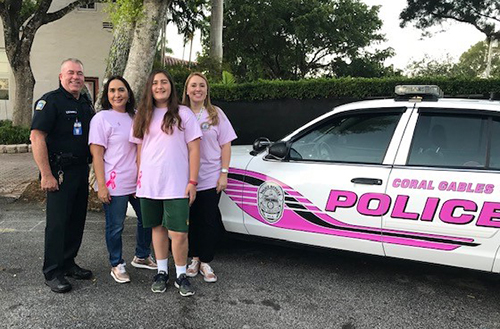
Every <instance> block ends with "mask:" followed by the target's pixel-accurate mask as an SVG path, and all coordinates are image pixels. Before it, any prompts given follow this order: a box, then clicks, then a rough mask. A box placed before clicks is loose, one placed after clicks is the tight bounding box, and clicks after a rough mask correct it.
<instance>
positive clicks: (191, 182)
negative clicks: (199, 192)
mask: <svg viewBox="0 0 500 329" xmlns="http://www.w3.org/2000/svg"><path fill="white" fill-rule="evenodd" d="M189 184H192V185H194V186H197V185H198V182H197V181H195V180H191V179H190V180H189Z"/></svg>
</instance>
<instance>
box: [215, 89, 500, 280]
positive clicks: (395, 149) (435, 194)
mask: <svg viewBox="0 0 500 329" xmlns="http://www.w3.org/2000/svg"><path fill="white" fill-rule="evenodd" d="M396 94H397V97H396V98H395V99H392V100H371V101H363V102H357V103H351V104H347V105H343V106H339V107H337V108H335V109H334V110H333V111H331V112H330V113H327V114H325V115H323V116H321V117H319V118H317V119H316V120H314V121H312V122H310V123H308V124H306V125H305V126H303V127H302V128H300V129H298V130H296V131H295V132H293V133H292V134H291V135H289V136H287V137H285V138H284V139H283V140H281V141H278V142H276V143H273V144H271V145H269V143H268V141H266V140H265V139H259V140H257V141H256V143H254V150H253V151H252V152H251V154H250V153H249V152H248V151H249V150H250V149H249V147H241V146H240V147H238V146H237V147H233V154H232V159H231V166H230V170H229V179H228V187H227V190H226V191H225V194H224V195H223V196H222V199H221V204H220V207H221V211H222V216H223V222H224V226H225V228H226V230H227V231H229V232H236V233H242V234H248V235H255V236H261V237H268V238H274V239H280V240H287V241H292V242H297V243H303V244H308V245H315V246H322V247H329V248H336V249H345V250H352V251H357V252H364V253H369V254H376V255H385V256H391V257H399V258H408V259H413V260H419V261H426V262H432V263H439V264H446V265H453V266H460V267H467V268H472V269H478V270H484V271H493V272H500V252H499V251H500V230H499V228H500V103H499V102H497V101H486V100H470V99H444V98H442V92H441V91H440V89H439V88H438V87H437V86H398V87H396ZM264 149H267V150H266V151H265V152H264Z"/></svg>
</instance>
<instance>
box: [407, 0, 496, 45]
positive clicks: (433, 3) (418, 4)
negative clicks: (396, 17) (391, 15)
mask: <svg viewBox="0 0 500 329" xmlns="http://www.w3.org/2000/svg"><path fill="white" fill-rule="evenodd" d="M407 3H408V4H407V6H406V8H404V9H403V11H402V12H401V14H400V19H401V26H402V27H404V26H406V25H407V24H408V23H410V22H413V23H415V26H416V27H417V28H421V29H426V28H428V27H431V26H433V25H437V24H440V23H442V22H443V21H445V20H454V21H457V22H462V23H467V24H470V25H472V26H474V27H475V28H476V29H478V30H479V31H481V32H482V33H484V34H485V35H486V37H487V38H488V39H496V40H500V2H499V1H498V0H447V1H439V0H407Z"/></svg>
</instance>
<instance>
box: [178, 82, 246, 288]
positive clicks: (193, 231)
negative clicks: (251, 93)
mask: <svg viewBox="0 0 500 329" xmlns="http://www.w3.org/2000/svg"><path fill="white" fill-rule="evenodd" d="M182 103H183V104H185V105H187V106H189V107H190V108H191V110H192V111H193V113H194V114H195V115H196V119H197V121H198V124H199V126H200V128H201V130H202V132H203V138H202V140H201V146H200V152H201V160H200V173H199V177H198V182H199V183H198V187H197V191H198V192H197V197H196V200H195V202H194V203H193V204H192V206H191V211H190V225H189V255H190V256H191V257H192V261H191V264H190V265H189V267H188V269H187V275H188V276H189V277H194V276H196V275H197V274H198V272H199V273H200V274H201V275H202V276H203V279H204V280H205V281H206V282H216V281H217V276H216V275H215V273H214V271H213V269H212V267H211V266H210V262H211V261H212V260H213V259H214V252H215V245H216V243H217V241H218V239H219V236H220V234H221V232H222V230H223V228H222V222H221V213H220V210H219V200H220V192H221V191H223V190H225V189H226V186H227V174H228V169H229V161H230V159H231V141H233V140H234V139H236V133H235V132H234V129H233V127H232V126H231V123H230V122H229V120H228V118H227V117H226V115H225V114H224V112H222V110H221V109H220V108H218V107H215V106H213V105H212V104H211V102H210V88H209V85H208V81H207V78H206V77H205V76H204V75H203V74H201V73H199V72H194V73H191V74H190V75H189V77H188V78H187V80H186V84H185V85H184V93H183V95H182Z"/></svg>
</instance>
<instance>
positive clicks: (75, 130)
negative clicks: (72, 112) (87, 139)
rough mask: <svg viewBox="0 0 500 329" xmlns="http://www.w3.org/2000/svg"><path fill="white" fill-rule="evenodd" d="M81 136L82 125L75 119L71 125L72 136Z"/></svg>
mask: <svg viewBox="0 0 500 329" xmlns="http://www.w3.org/2000/svg"><path fill="white" fill-rule="evenodd" d="M81 134H82V123H81V122H80V121H78V119H76V121H75V123H74V124H73V135H75V136H80V135H81Z"/></svg>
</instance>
